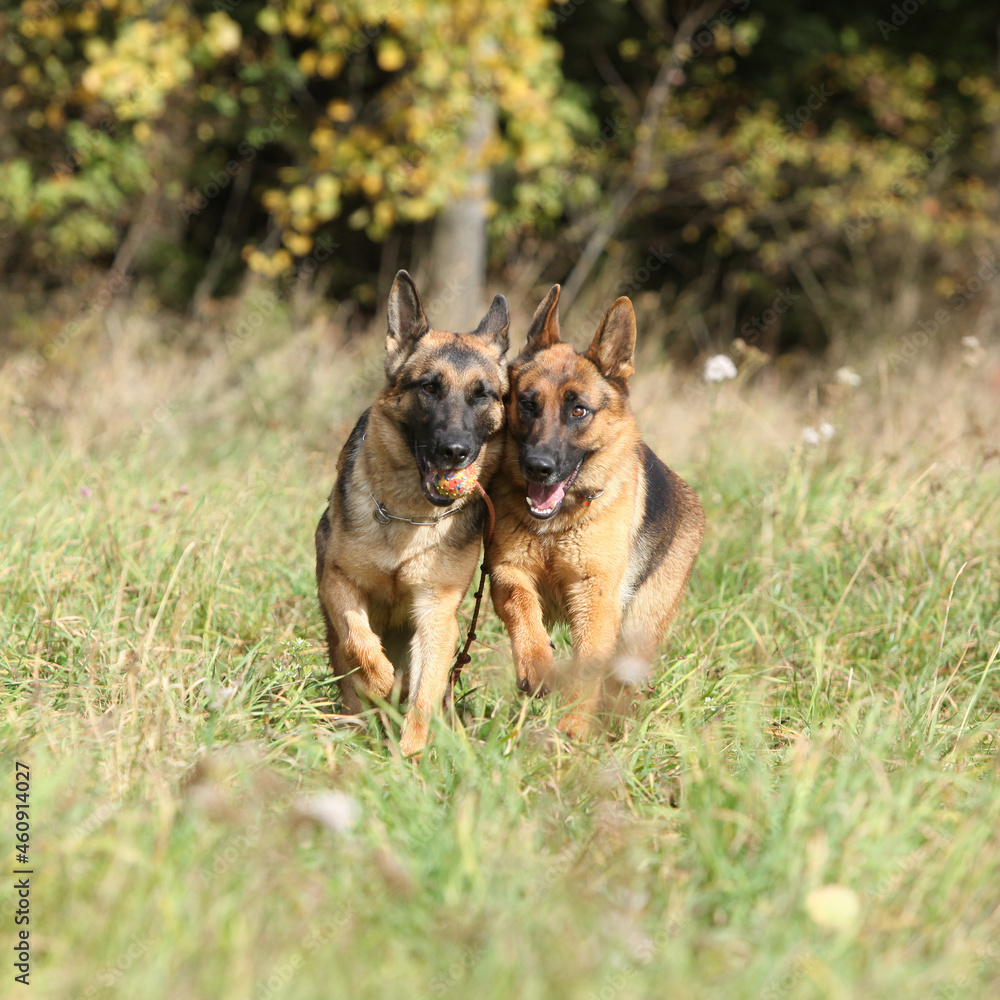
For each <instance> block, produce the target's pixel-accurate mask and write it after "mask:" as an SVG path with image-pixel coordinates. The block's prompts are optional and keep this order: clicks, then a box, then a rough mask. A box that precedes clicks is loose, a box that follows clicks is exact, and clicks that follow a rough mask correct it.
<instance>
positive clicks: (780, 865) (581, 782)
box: [0, 330, 1000, 1000]
mask: <svg viewBox="0 0 1000 1000" xmlns="http://www.w3.org/2000/svg"><path fill="white" fill-rule="evenodd" d="M116 343H117V344H118V346H115V347H113V348H108V350H107V351H106V352H105V353H104V354H102V355H101V356H100V357H97V358H94V359H92V362H89V363H88V367H87V375H86V377H71V376H70V375H66V374H60V373H59V372H57V371H56V370H55V369H54V368H53V370H51V371H49V370H46V371H43V372H42V373H41V375H40V376H39V377H38V379H36V381H35V382H33V383H32V387H31V388H30V391H29V387H28V386H26V385H22V384H20V383H18V381H17V375H16V372H15V370H14V368H13V367H9V368H7V369H5V370H4V371H3V374H2V377H0V396H2V397H4V398H8V399H9V398H14V400H15V402H14V404H13V405H12V406H11V407H10V408H9V409H7V410H6V411H5V412H4V413H3V415H2V416H0V438H2V454H3V461H2V462H0V593H2V595H3V600H2V606H0V637H2V640H0V641H2V652H0V657H2V660H0V671H2V673H0V679H2V683H3V716H2V721H0V735H2V746H3V751H2V755H3V760H4V774H5V778H6V780H7V782H8V788H9V790H10V791H9V794H8V792H4V794H3V796H2V800H3V811H2V812H0V815H2V816H3V817H4V821H5V824H6V826H5V829H4V833H5V834H6V836H7V837H8V838H10V837H11V831H12V830H13V827H14V822H13V809H12V808H11V803H12V802H13V789H14V767H15V760H17V761H21V762H22V763H26V764H27V765H29V766H30V772H31V793H30V796H31V797H30V811H31V839H30V862H31V864H32V866H33V871H34V874H33V875H32V881H31V924H30V929H31V939H30V940H31V953H32V956H33V957H32V972H31V985H32V990H31V994H30V995H32V996H34V997H53V998H60V1000H74V998H83V997H88V998H89V997H102V998H112V997H114V998H122V1000H125V998H128V1000H146V998H150V1000H173V998H177V1000H180V998H184V1000H188V998H206V1000H207V998H212V1000H230V998H232V1000H250V998H253V1000H265V998H266V1000H270V998H279V997H280V998H287V1000H293V998H310V1000H312V998H318V997H359V998H364V997H385V996H392V997H401V998H410V997H414V998H421V997H437V996H451V997H484V998H493V997H496V998H508V997H509V998H525V1000H528V998H530V1000H535V998H538V1000H547V998H573V1000H576V998H579V1000H593V998H600V1000H611V998H616V1000H625V998H631V997H667V998H680V1000H685V998H726V1000H742V998H751V997H753V998H788V1000H806V998H831V1000H834V998H836V1000H841V998H859V1000H862V998H863V1000H875V998H882V997H885V998H891V1000H911V998H914V1000H922V998H941V1000H946V998H947V1000H950V998H959V997H962V998H970V1000H971V998H977V997H984V998H985V997H996V996H997V995H1000V795H998V787H997V786H998V759H997V753H996V750H997V743H998V735H1000V734H998V726H1000V658H998V648H1000V459H998V453H997V450H996V449H997V447H998V446H1000V405H998V403H1000V394H998V391H997V389H996V387H995V386H994V385H991V381H990V379H991V377H993V376H991V374H990V370H989V367H988V365H987V366H981V367H968V366H964V365H962V364H961V362H960V360H959V359H957V358H955V359H948V358H944V359H939V358H936V357H929V356H928V357H917V358H915V359H913V361H912V362H910V363H909V364H908V365H907V366H905V367H901V368H897V369H895V370H893V369H891V366H887V365H885V364H883V365H881V366H879V365H878V363H877V357H876V356H874V355H873V356H872V357H871V358H867V359H865V358H862V359H859V361H858V363H857V366H856V367H858V368H859V370H861V371H862V373H863V374H864V376H865V377H864V380H863V382H862V384H861V385H860V386H859V387H857V388H854V389H851V388H849V387H847V386H844V385H840V384H838V383H836V382H835V381H834V379H833V378H832V377H823V376H822V375H816V376H814V377H813V376H810V377H809V378H810V380H811V381H810V383H809V384H810V385H811V386H812V388H810V389H808V390H807V389H801V390H799V391H797V392H794V393H793V392H790V391H782V390H779V389H777V388H774V387H775V386H776V385H777V381H776V380H771V381H764V382H763V383H761V384H750V385H744V384H742V382H740V381H738V382H737V383H728V384H725V385H723V386H721V387H719V386H705V385H703V384H701V383H700V382H699V381H698V380H697V379H696V378H694V377H693V376H691V375H687V376H685V375H683V374H681V373H674V372H671V371H670V370H669V369H667V368H666V367H661V366H659V365H657V363H656V360H655V358H653V357H652V356H648V357H646V358H645V360H644V361H642V360H641V361H640V372H641V374H640V375H639V376H638V377H637V378H636V380H635V390H634V399H635V408H636V412H637V414H638V416H639V419H640V422H641V424H642V425H643V427H644V428H645V430H646V432H647V437H648V440H649V441H650V442H651V444H653V446H654V448H655V449H656V450H657V451H658V452H659V453H660V454H661V456H662V457H664V458H665V459H666V460H667V461H668V463H669V464H671V465H672V466H674V467H675V468H676V469H677V470H678V471H679V472H680V473H681V474H682V475H684V476H685V478H687V479H688V481H689V482H690V483H691V484H692V485H693V486H694V487H695V489H696V490H697V491H698V493H699V494H700V496H701V498H702V500H703V503H704V506H705V509H706V514H707V517H708V532H707V535H706V542H705V546H704V549H703V550H702V553H701V556H700V557H699V561H698V565H697V568H696V571H695V575H694V578H693V580H692V583H691V587H690V591H689V596H688V599H687V601H686V604H685V606H684V609H683V611H682V613H681V616H680V618H679V620H678V623H677V625H676V626H675V628H674V630H673V632H672V633H671V635H670V636H669V638H668V640H667V642H665V643H664V645H663V647H662V655H661V659H660V662H659V664H658V666H657V669H656V672H655V675H654V678H653V680H652V683H651V684H650V686H649V689H648V690H647V691H645V692H644V695H643V697H642V699H641V701H640V702H639V703H638V704H637V705H636V706H635V709H634V711H633V713H632V714H631V716H630V717H629V719H628V720H627V721H626V722H625V723H624V725H623V727H622V730H621V732H618V733H615V734H614V735H613V736H609V737H608V738H606V739H601V740H596V741H595V742H593V743H592V744H590V745H569V744H567V743H566V742H564V741H561V740H559V739H556V738H555V737H554V736H553V729H552V723H553V721H554V718H555V716H554V714H553V713H554V709H553V706H552V704H551V703H550V702H547V701H537V702H533V703H529V704H527V705H525V703H523V702H522V701H521V699H520V698H519V697H518V696H517V694H516V692H515V691H514V689H513V683H512V667H511V663H510V655H509V646H508V643H507V640H506V637H505V635H504V634H503V632H502V629H501V627H500V625H499V623H498V621H497V619H496V617H495V616H494V615H493V613H492V609H489V613H488V615H487V621H486V624H485V627H483V628H481V629H480V635H481V636H482V637H483V639H484V642H483V644H481V645H478V646H477V647H475V657H474V660H473V663H472V665H471V667H470V668H469V669H468V670H467V673H466V675H465V677H464V679H463V683H462V687H461V689H460V697H459V701H458V710H459V715H460V719H457V720H455V722H454V724H453V726H451V727H448V726H440V727H438V729H437V730H436V732H435V739H434V744H433V749H432V750H431V751H430V752H428V753H427V754H425V755H424V757H423V759H422V760H421V761H420V763H419V764H417V765H413V764H409V763H406V762H403V761H401V760H400V759H399V758H398V755H397V754H395V753H394V751H393V749H392V747H391V746H390V745H389V743H388V742H387V740H386V737H385V733H384V732H383V731H382V729H381V728H380V726H379V724H378V722H377V720H375V719H369V720H367V723H366V725H364V726H362V727H361V728H360V729H357V728H354V727H346V726H339V725H336V724H335V723H334V721H332V720H331V719H330V718H329V713H331V712H332V711H334V710H335V708H334V706H333V704H332V703H331V698H332V688H331V685H330V684H329V683H328V678H327V676H326V672H325V664H324V657H323V654H322V650H321V648H320V644H321V638H322V637H321V626H320V622H319V615H318V612H317V607H316V601H315V596H314V580H313V565H312V561H313V555H312V530H313V527H314V525H315V521H316V519H317V517H318V516H319V514H320V512H321V510H322V507H323V503H324V498H325V495H326V493H327V491H328V490H329V487H330V485H331V484H332V482H333V468H334V462H335V459H336V453H337V450H338V449H339V446H340V443H341V442H342V441H343V439H344V437H345V435H346V433H347V431H348V430H349V427H350V424H351V422H352V420H353V418H354V417H356V415H357V413H358V412H359V411H360V410H361V408H363V406H364V405H366V399H367V397H368V396H369V395H370V394H371V392H372V387H373V385H374V384H375V381H374V379H375V377H376V373H377V370H378V364H379V357H378V344H377V343H376V340H375V339H374V338H373V339H372V340H371V341H362V342H359V343H357V344H347V345H342V346H341V347H340V348H338V349H337V351H334V350H333V349H332V348H331V347H330V346H329V343H328V342H326V341H325V340H324V338H323V336H322V335H321V333H320V332H319V331H316V330H312V331H304V332H303V333H301V334H299V335H297V336H296V337H294V338H291V339H289V340H287V342H280V341H278V340H277V339H275V340H274V342H273V343H271V344H270V345H261V344H260V343H251V342H249V341H244V340H241V339H240V338H238V337H237V338H233V339H232V340H231V341H230V343H229V345H228V350H227V351H225V352H223V351H217V352H212V351H207V350H205V351H203V352H202V355H201V356H200V357H199V358H198V359H197V360H194V359H190V360H183V359H178V358H176V357H174V356H173V355H170V356H168V355H164V356H163V357H160V356H159V355H158V354H157V349H156V348H155V346H149V345H147V346H145V347H144V348H143V350H142V351H138V350H137V349H136V348H135V345H134V343H132V341H131V340H130V339H129V336H128V331H127V330H126V331H125V333H124V334H123V337H122V338H121V340H120V341H118V342H116ZM265 347H266V349H265ZM39 387H43V388H39ZM769 387H770V388H769ZM824 420H825V421H829V422H830V423H831V424H832V425H833V427H834V429H835V431H834V434H833V436H832V437H831V438H830V439H829V440H826V441H822V442H821V443H820V444H819V445H816V446H808V445H806V444H804V443H803V440H802V429H803V427H805V426H807V425H808V426H818V424H819V422H820V421H824ZM470 604H471V601H467V603H466V607H465V609H464V611H463V623H464V622H465V621H467V615H468V611H469V606H470ZM558 641H559V643H560V644H561V646H562V648H563V649H565V648H566V638H565V635H562V636H559V637H558ZM330 793H336V794H332V795H331V794H330ZM7 843H8V844H9V845H12V843H13V841H12V839H8V840H7ZM4 856H5V858H6V859H7V860H8V861H9V862H10V863H9V865H8V868H9V869H12V868H14V867H17V866H16V865H15V864H14V860H13V853H12V852H5V854H4ZM5 881H6V882H8V884H11V883H13V881H14V877H13V876H7V878H6V879H5ZM0 899H2V906H3V910H4V919H3V927H4V936H3V949H4V954H5V955H7V956H8V960H7V962H5V965H4V972H3V976H4V987H3V990H2V992H3V994H4V995H10V996H13V995H20V994H15V992H14V990H13V989H12V990H11V991H10V992H9V993H8V992H7V985H6V984H7V983H10V982H11V980H12V979H13V975H14V970H13V968H12V959H11V955H12V944H13V942H14V940H15V937H14V935H15V928H14V924H13V921H12V910H13V903H12V896H11V894H10V893H9V892H8V891H6V890H5V892H4V893H3V895H2V897H0ZM13 986H14V988H15V989H16V988H17V984H16V983H15V984H13ZM25 995H28V994H25Z"/></svg>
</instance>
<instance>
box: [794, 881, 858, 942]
mask: <svg viewBox="0 0 1000 1000" xmlns="http://www.w3.org/2000/svg"><path fill="white" fill-rule="evenodd" d="M806 913H808V914H809V916H810V918H811V919H812V921H813V923H815V924H817V925H818V926H820V927H825V928H826V929H827V930H831V931H846V930H850V929H851V928H852V927H853V926H854V925H855V924H856V923H857V922H858V920H859V918H860V917H861V900H860V899H859V898H858V894H857V893H856V892H855V891H854V890H853V889H850V888H848V887H847V886H846V885H823V886H820V887H819V888H818V889H813V890H812V892H810V893H809V894H808V895H807V896H806Z"/></svg>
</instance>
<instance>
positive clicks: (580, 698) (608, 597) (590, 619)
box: [559, 573, 621, 739]
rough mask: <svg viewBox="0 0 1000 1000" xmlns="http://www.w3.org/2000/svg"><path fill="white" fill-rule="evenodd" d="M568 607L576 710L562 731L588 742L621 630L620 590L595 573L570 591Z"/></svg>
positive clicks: (565, 720) (565, 718) (563, 721)
mask: <svg viewBox="0 0 1000 1000" xmlns="http://www.w3.org/2000/svg"><path fill="white" fill-rule="evenodd" d="M567 606H568V610H569V618H570V632H571V635H572V639H573V668H574V674H575V683H574V686H573V687H574V690H573V701H574V707H573V710H572V711H570V712H568V713H567V714H566V715H564V716H563V718H562V719H561V720H560V722H559V729H560V730H561V731H562V732H564V733H566V734H567V735H569V736H572V737H573V738H574V739H584V738H586V737H587V736H588V735H589V734H590V731H591V729H592V727H593V721H594V718H595V716H596V715H597V712H598V710H599V708H600V706H601V689H602V684H603V681H604V678H605V677H606V676H607V672H608V669H609V667H610V665H611V660H612V658H613V656H614V652H615V646H616V644H617V641H618V632H619V630H620V628H621V609H620V607H619V601H618V588H617V587H611V586H609V579H608V577H607V576H606V575H605V574H603V573H598V574H595V575H594V576H593V577H589V578H587V579H584V580H582V581H581V582H580V583H578V584H575V585H574V586H573V587H572V588H571V589H570V593H569V595H568V601H567Z"/></svg>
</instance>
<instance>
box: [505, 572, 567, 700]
mask: <svg viewBox="0 0 1000 1000" xmlns="http://www.w3.org/2000/svg"><path fill="white" fill-rule="evenodd" d="M490 596H491V597H492V598H493V607H494V608H496V612H497V614H498V615H499V616H500V618H501V619H502V621H503V623H504V625H506V626H507V634H508V635H509V636H510V645H511V650H512V652H513V654H514V669H515V671H516V672H517V686H518V688H519V689H520V690H521V691H523V692H525V693H526V694H533V693H536V692H541V691H543V690H544V689H545V688H546V687H547V685H548V683H549V679H550V677H551V675H552V646H551V645H550V644H549V634H548V632H547V631H546V629H545V622H544V620H543V617H542V604H541V601H540V600H539V598H538V591H537V589H536V587H535V582H534V580H532V578H531V577H530V575H529V574H528V573H526V572H525V571H524V570H523V569H521V568H520V567H517V566H512V565H511V564H510V563H500V564H499V565H496V566H493V567H492V568H491V569H490Z"/></svg>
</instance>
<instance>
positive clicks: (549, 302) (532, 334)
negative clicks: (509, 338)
mask: <svg viewBox="0 0 1000 1000" xmlns="http://www.w3.org/2000/svg"><path fill="white" fill-rule="evenodd" d="M561 291H562V289H561V287H560V286H559V285H553V286H552V287H551V288H550V289H549V293H548V295H546V296H545V298H544V299H542V301H541V302H539V303H538V308H537V309H536V310H535V315H534V316H532V317H531V324H530V325H529V326H528V341H527V343H526V344H525V345H524V353H525V354H534V353H535V352H536V351H544V350H545V348H546V347H551V346H552V345H553V344H558V343H559V293H560V292H561Z"/></svg>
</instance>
